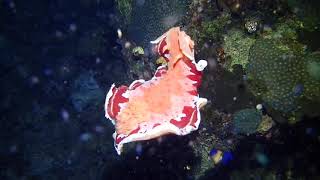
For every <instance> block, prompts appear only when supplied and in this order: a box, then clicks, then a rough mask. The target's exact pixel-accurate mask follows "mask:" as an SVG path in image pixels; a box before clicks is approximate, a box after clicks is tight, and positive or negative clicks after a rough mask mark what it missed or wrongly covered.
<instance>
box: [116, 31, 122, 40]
mask: <svg viewBox="0 0 320 180" xmlns="http://www.w3.org/2000/svg"><path fill="white" fill-rule="evenodd" d="M117 34H118V38H119V39H121V38H122V31H121V29H117Z"/></svg>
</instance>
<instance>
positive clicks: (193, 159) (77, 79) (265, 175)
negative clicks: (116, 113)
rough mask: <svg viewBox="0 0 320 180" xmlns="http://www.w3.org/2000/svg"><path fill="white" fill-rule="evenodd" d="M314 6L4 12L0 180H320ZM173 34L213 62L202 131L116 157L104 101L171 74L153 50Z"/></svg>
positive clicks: (219, 3)
mask: <svg viewBox="0 0 320 180" xmlns="http://www.w3.org/2000/svg"><path fill="white" fill-rule="evenodd" d="M319 7H320V3H319V1H317V0H273V1H270V0H172V1H171V0H170V1H168V0H80V1H79V0H68V1H62V0H56V1H36V0H29V1H16V0H0V59H1V60H0V83H1V87H2V88H1V93H0V110H1V117H0V118H1V119H0V120H1V126H0V179H1V180H2V179H4V180H7V179H8V180H16V179H17V180H18V179H19V180H21V179H26V180H27V179H28V180H29V179H30V180H31V179H32V180H41V179H48V180H49V179H50V180H51V179H52V180H55V179H70V180H73V179H74V180H82V179H83V180H88V179H93V180H102V179H110V180H111V179H115V180H116V179H167V180H169V179H183V180H186V179H188V180H193V179H199V180H202V179H203V180H206V179H227V180H238V179H270V180H278V179H292V180H298V179H299V180H308V179H320V173H319V172H320V161H319V160H318V158H316V157H318V154H319V152H320V133H319V132H320V111H319V107H320V43H319V42H320V9H319ZM172 27H180V29H181V30H182V31H185V32H186V34H188V35H189V36H190V37H191V39H192V40H193V41H194V47H195V49H194V51H195V60H196V61H198V60H200V59H205V60H207V62H208V66H207V67H206V69H205V70H204V71H203V75H202V83H201V86H200V87H199V90H198V93H199V96H200V97H204V98H206V99H208V103H207V105H206V106H204V107H203V108H202V109H201V110H200V111H201V122H200V124H199V128H198V130H197V131H194V132H193V133H192V134H188V135H186V136H175V135H165V136H161V137H158V138H156V139H152V140H147V141H139V142H133V143H128V144H126V145H125V146H124V148H123V153H122V154H121V156H118V155H117V153H116V151H115V150H114V139H113V137H112V134H113V132H114V130H115V128H114V127H113V125H112V124H111V122H110V121H109V120H106V119H105V117H104V115H105V114H104V108H103V107H104V101H105V94H106V93H107V91H108V88H109V87H110V86H111V83H113V82H116V84H125V85H127V86H129V85H130V83H131V82H133V81H134V80H136V79H151V78H152V75H153V74H154V73H155V70H156V69H157V67H159V66H161V65H164V66H166V65H168V64H167V63H168V62H167V61H166V57H165V56H164V57H159V56H158V55H157V53H156V50H155V49H154V47H153V46H152V45H151V44H150V43H149V41H151V40H154V39H156V38H157V37H159V36H160V35H162V34H163V33H165V32H166V31H167V30H169V29H170V28H172ZM162 48H163V49H165V46H162ZM164 94H165V93H164ZM150 101H152V98H151V99H150Z"/></svg>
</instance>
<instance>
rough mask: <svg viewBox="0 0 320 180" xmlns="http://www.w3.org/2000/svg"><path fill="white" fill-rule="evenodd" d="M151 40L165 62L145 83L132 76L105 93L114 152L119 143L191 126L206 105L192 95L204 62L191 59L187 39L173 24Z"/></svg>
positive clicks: (186, 131)
mask: <svg viewBox="0 0 320 180" xmlns="http://www.w3.org/2000/svg"><path fill="white" fill-rule="evenodd" d="M151 43H153V44H156V48H157V50H158V53H159V55H160V56H163V57H164V58H165V59H166V61H167V65H166V66H160V67H158V68H157V70H156V72H155V74H154V76H153V78H152V79H150V80H148V81H145V80H142V79H140V80H135V81H133V82H132V83H131V85H130V86H129V87H127V86H124V85H122V86H120V87H118V88H117V87H115V85H114V84H112V86H111V88H110V90H109V92H108V93H107V96H106V102H105V116H106V117H107V118H109V119H110V120H111V121H112V123H113V124H114V125H115V133H114V134H113V137H114V145H115V148H116V150H117V152H118V154H120V153H121V151H122V146H123V144H125V143H129V142H133V141H141V140H149V139H152V138H156V137H160V136H162V135H165V134H170V133H172V134H176V135H186V134H189V133H190V132H192V131H194V130H197V129H198V127H199V123H200V119H201V118H200V112H199V110H200V108H201V107H202V106H204V105H205V104H206V103H207V99H205V98H200V97H199V94H198V87H199V86H200V84H201V78H202V71H203V69H204V68H205V67H206V66H207V61H205V60H200V61H199V62H198V63H196V61H195V59H194V42H193V41H192V40H191V38H190V37H189V36H188V35H187V34H186V33H185V32H184V31H180V28H179V27H175V28H171V29H170V30H169V31H167V32H166V33H165V34H163V35H162V36H161V37H159V38H158V39H156V40H154V41H151Z"/></svg>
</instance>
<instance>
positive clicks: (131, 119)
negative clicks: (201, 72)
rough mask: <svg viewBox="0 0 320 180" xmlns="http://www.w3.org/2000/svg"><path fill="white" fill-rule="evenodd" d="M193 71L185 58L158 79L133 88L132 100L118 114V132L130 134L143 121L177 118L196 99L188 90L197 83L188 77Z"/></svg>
mask: <svg viewBox="0 0 320 180" xmlns="http://www.w3.org/2000/svg"><path fill="white" fill-rule="evenodd" d="M190 74H191V72H190V71H189V67H188V66H187V65H186V64H185V62H184V61H183V60H181V61H178V62H177V64H176V67H175V68H169V69H168V70H167V73H166V74H164V75H163V76H162V77H161V78H160V79H158V80H157V81H148V82H146V83H145V84H143V85H141V86H139V87H137V88H136V89H135V90H133V91H131V92H130V98H129V101H128V102H127V103H126V104H125V108H123V110H122V111H121V112H120V113H119V114H118V116H117V123H116V131H117V133H118V134H126V135H128V134H129V133H130V132H131V131H132V130H134V129H136V128H137V125H139V124H141V123H144V122H150V121H154V123H156V122H158V123H159V122H160V121H170V120H171V119H173V118H176V116H177V115H178V114H180V113H181V112H182V110H183V107H184V106H190V105H192V103H193V102H192V101H193V98H194V96H193V95H191V94H189V93H188V91H191V90H196V87H195V86H193V84H192V83H193V81H191V80H190V79H188V78H187V75H190ZM150 83H155V84H152V85H151V84H150ZM158 118H160V119H158Z"/></svg>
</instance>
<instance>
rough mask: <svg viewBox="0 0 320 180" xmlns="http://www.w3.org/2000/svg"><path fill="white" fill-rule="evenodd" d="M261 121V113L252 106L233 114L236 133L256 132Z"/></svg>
mask: <svg viewBox="0 0 320 180" xmlns="http://www.w3.org/2000/svg"><path fill="white" fill-rule="evenodd" d="M261 121H262V113H261V112H260V111H258V110H256V109H254V108H252V109H242V110H240V111H237V112H236V113H235V114H234V115H233V120H232V122H233V127H234V129H233V130H234V132H235V133H236V134H253V133H256V132H257V130H258V127H259V124H260V123H261Z"/></svg>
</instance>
